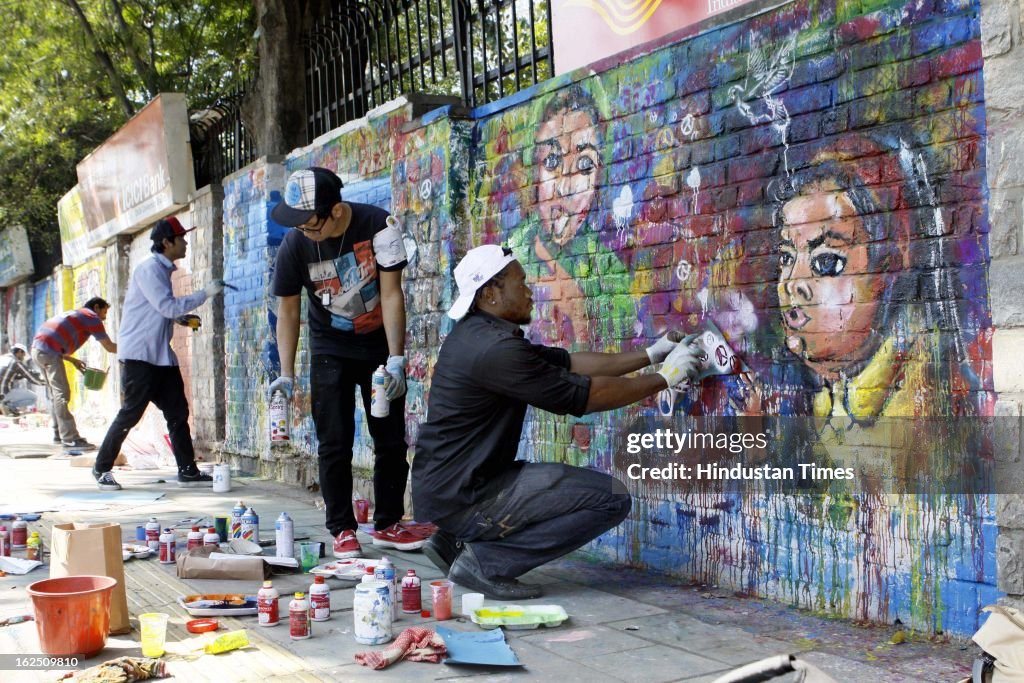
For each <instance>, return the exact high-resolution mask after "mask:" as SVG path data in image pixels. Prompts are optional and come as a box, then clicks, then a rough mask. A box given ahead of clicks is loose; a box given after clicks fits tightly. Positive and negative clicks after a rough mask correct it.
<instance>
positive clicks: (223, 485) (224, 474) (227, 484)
mask: <svg viewBox="0 0 1024 683" xmlns="http://www.w3.org/2000/svg"><path fill="white" fill-rule="evenodd" d="M230 490H231V465H229V464H227V463H220V464H217V465H214V466H213V492H214V493H227V492H228V491H230Z"/></svg>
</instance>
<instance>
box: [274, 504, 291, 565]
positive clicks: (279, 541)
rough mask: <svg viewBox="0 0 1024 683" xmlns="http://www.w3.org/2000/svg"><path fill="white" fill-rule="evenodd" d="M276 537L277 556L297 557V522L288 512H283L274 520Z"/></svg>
mask: <svg viewBox="0 0 1024 683" xmlns="http://www.w3.org/2000/svg"><path fill="white" fill-rule="evenodd" d="M274 537H275V545H276V546H277V552H275V553H274V554H275V555H276V556H277V557H295V522H293V521H292V518H291V517H289V516H288V513H287V512H282V513H281V516H280V517H278V518H277V521H276V522H274Z"/></svg>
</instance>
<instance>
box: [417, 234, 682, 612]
mask: <svg viewBox="0 0 1024 683" xmlns="http://www.w3.org/2000/svg"><path fill="white" fill-rule="evenodd" d="M455 281H456V284H457V285H458V288H459V297H458V299H457V300H456V301H455V303H454V304H453V305H452V307H451V309H450V310H449V311H448V315H449V316H451V317H452V318H454V319H456V320H459V321H460V322H459V323H458V324H456V326H455V328H454V329H453V330H452V332H451V333H450V334H449V335H448V337H447V338H446V339H445V340H444V343H443V344H442V345H441V350H440V352H439V354H438V359H437V364H436V365H435V367H434V375H433V380H432V384H431V388H430V394H429V399H428V403H427V418H426V422H425V423H424V424H423V426H422V427H421V429H420V434H419V439H418V440H417V446H416V455H415V458H414V460H413V467H412V495H413V503H414V505H415V509H416V515H417V517H418V518H420V519H424V518H425V519H429V520H431V521H433V522H434V523H435V524H436V525H437V526H438V527H439V531H438V532H437V533H435V534H434V536H433V537H432V538H431V539H430V540H428V541H427V543H426V545H425V546H424V548H423V552H424V553H425V554H426V555H427V556H428V557H429V558H430V560H431V561H432V562H434V564H436V565H437V566H438V567H439V568H440V569H441V570H442V571H444V572H445V573H447V574H448V577H449V578H450V579H451V580H452V581H454V582H455V583H457V584H459V585H460V586H463V587H465V588H467V589H469V590H473V591H478V592H480V593H483V594H484V595H486V596H487V597H489V598H492V599H497V600H521V599H529V598H535V597H539V596H540V595H541V590H540V588H539V587H537V586H531V585H527V584H523V583H520V582H519V581H518V580H517V578H516V577H518V576H521V575H522V574H525V573H526V572H528V571H530V570H531V569H533V568H535V567H538V566H540V565H542V564H544V563H546V562H548V561H550V560H553V559H555V558H558V557H561V556H562V555H565V554H566V553H568V552H571V551H572V550H575V549H577V548H579V547H581V546H583V545H584V544H586V543H587V542H589V541H591V540H593V539H594V538H596V537H597V536H599V535H601V534H602V533H604V532H605V531H607V530H609V529H611V528H613V527H615V526H616V525H618V524H619V523H620V522H621V521H622V520H623V519H625V517H626V515H627V514H629V510H630V506H631V499H630V496H629V494H628V493H626V490H625V487H624V486H623V484H622V483H621V482H619V481H618V480H616V479H614V478H613V477H611V476H609V475H607V474H604V473H603V472H598V471H595V470H590V469H584V468H581V467H572V466H569V465H564V464H560V463H527V462H523V461H517V460H516V451H517V448H518V445H519V440H520V436H521V433H522V429H523V420H524V417H525V414H526V407H527V406H528V405H532V406H534V407H535V408H539V409H541V410H547V411H550V412H552V413H557V414H562V415H564V414H566V413H571V414H573V415H576V416H580V415H583V414H585V413H591V412H596V411H602V410H611V409H614V408H620V407H622V406H625V405H628V404H630V403H633V402H635V401H638V400H640V399H642V398H644V397H646V396H650V395H652V394H656V393H658V392H659V391H661V390H663V389H665V388H667V387H671V386H675V385H676V384H679V383H680V382H682V381H683V380H684V379H686V378H687V377H688V376H690V375H692V374H693V373H694V372H695V370H696V368H697V362H698V361H697V358H696V355H695V352H694V350H693V349H692V348H690V347H689V346H687V345H685V344H677V343H675V342H672V341H671V340H670V339H669V335H668V334H666V335H665V336H664V337H662V338H661V339H659V340H658V341H657V342H656V343H655V344H654V345H652V346H651V347H649V348H647V349H646V350H640V351H628V352H623V353H587V352H584V353H569V352H568V351H566V350H565V349H560V348H555V347H548V346H541V345H536V344H531V343H530V342H529V341H527V340H526V338H525V336H524V334H523V331H522V330H521V329H520V327H519V326H520V325H526V324H528V323H529V322H530V320H531V318H532V314H533V296H532V293H531V290H530V288H529V286H528V285H527V284H526V274H525V272H524V270H523V267H522V265H521V264H520V263H519V262H518V261H517V260H515V259H514V258H513V257H512V252H511V251H510V250H507V249H503V248H502V247H500V246H497V245H485V246H482V247H476V248H475V249H471V250H470V251H469V252H468V253H467V254H466V256H465V257H464V258H463V259H462V261H461V262H459V264H458V266H456V268H455ZM662 361H664V362H663V364H662V366H661V368H660V369H659V370H658V372H656V373H653V374H646V375H639V376H633V377H623V376H622V375H626V374H627V373H631V372H633V371H635V370H639V369H640V368H643V367H646V366H648V365H651V364H653V363H658V362H662ZM460 550H461V552H460Z"/></svg>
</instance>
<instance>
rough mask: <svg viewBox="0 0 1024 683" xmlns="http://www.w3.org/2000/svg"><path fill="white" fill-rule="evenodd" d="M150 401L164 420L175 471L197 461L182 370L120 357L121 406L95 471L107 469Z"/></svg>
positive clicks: (173, 366) (172, 366)
mask: <svg viewBox="0 0 1024 683" xmlns="http://www.w3.org/2000/svg"><path fill="white" fill-rule="evenodd" d="M150 403H153V405H155V406H156V407H157V408H159V409H160V412H162V413H163V414H164V419H165V420H167V434H168V435H169V436H170V438H171V449H172V450H173V451H174V459H175V461H176V462H177V463H178V471H184V470H191V469H193V468H194V467H195V464H196V454H195V450H194V449H193V447H192V432H191V431H190V430H189V428H188V401H187V400H186V399H185V384H184V383H183V382H182V381H181V370H180V369H179V368H178V366H176V365H152V364H150V363H146V362H144V361H141V360H126V361H121V410H119V411H118V412H117V417H115V418H114V421H113V422H112V423H111V425H110V429H108V430H107V435H106V436H105V437H104V438H103V443H102V444H101V445H100V450H99V453H98V454H97V455H96V471H97V472H108V471H109V470H110V469H111V468H112V467H113V466H114V460H116V459H117V454H118V453H119V452H120V451H121V444H123V443H124V440H125V438H127V436H128V432H129V431H131V428H132V427H134V426H135V425H137V424H138V423H139V420H141V419H142V414H143V413H145V412H146V406H148V405H149V404H150Z"/></svg>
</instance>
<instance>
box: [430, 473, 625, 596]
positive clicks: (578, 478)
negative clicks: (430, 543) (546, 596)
mask: <svg viewBox="0 0 1024 683" xmlns="http://www.w3.org/2000/svg"><path fill="white" fill-rule="evenodd" d="M631 505H632V501H631V499H630V496H629V493H627V492H626V488H625V487H624V486H623V485H622V482H620V481H619V480H617V479H615V478H614V477H611V476H609V475H607V474H605V473H603V472H598V471H596V470H588V469H583V468H582V467H572V466H571V465H563V464H560V463H526V464H524V465H523V466H522V468H521V469H520V471H519V475H518V476H517V477H516V478H515V479H514V480H513V481H512V482H511V484H509V485H508V486H506V487H505V488H504V489H503V490H502V491H501V492H499V493H498V495H497V496H495V497H493V498H490V499H488V500H485V501H482V502H480V503H477V504H476V505H474V506H472V507H470V508H468V509H467V510H466V511H464V512H460V513H458V514H456V515H451V516H449V517H445V518H444V519H443V520H439V521H438V522H437V524H438V526H439V527H441V528H442V529H444V530H445V531H448V532H450V533H452V534H454V535H455V536H456V538H458V540H460V541H462V542H464V543H471V544H472V546H473V554H474V555H476V558H477V560H478V561H479V562H480V566H481V568H482V569H483V572H484V574H485V575H486V576H488V577H491V578H494V577H499V576H503V577H508V578H515V577H517V576H521V575H522V574H525V573H526V572H528V571H530V570H531V569H533V568H534V567H539V566H541V565H542V564H544V563H546V562H550V561H551V560H554V559H556V558H559V557H561V556H562V555H565V554H566V553H569V552H572V551H573V550H576V549H577V548H579V547H581V546H583V545H585V544H586V543H588V542H590V541H592V540H593V539H595V538H597V537H598V536H600V535H601V534H603V533H604V532H605V531H608V530H609V529H611V528H613V527H615V526H617V525H618V524H619V522H621V521H622V520H624V519H625V518H626V515H628V514H629V510H630V507H631Z"/></svg>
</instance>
